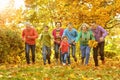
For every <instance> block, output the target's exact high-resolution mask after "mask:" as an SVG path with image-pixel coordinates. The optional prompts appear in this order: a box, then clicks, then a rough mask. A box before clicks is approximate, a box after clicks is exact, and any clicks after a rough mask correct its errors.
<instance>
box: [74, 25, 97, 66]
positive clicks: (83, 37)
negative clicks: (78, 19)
mask: <svg viewBox="0 0 120 80" xmlns="http://www.w3.org/2000/svg"><path fill="white" fill-rule="evenodd" d="M94 39H95V38H94V36H93V33H92V31H91V30H90V29H89V25H88V24H86V23H83V24H82V25H81V31H80V32H79V34H78V37H77V39H76V42H77V41H80V50H81V53H82V56H81V59H82V62H81V63H82V64H85V65H88V62H89V56H90V47H89V45H88V42H89V40H94ZM84 59H86V60H85V63H84Z"/></svg>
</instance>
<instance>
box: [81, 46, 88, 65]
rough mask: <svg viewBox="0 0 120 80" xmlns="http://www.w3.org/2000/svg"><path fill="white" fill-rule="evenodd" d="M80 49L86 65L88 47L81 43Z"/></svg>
mask: <svg viewBox="0 0 120 80" xmlns="http://www.w3.org/2000/svg"><path fill="white" fill-rule="evenodd" d="M80 50H81V53H82V60H83V61H84V59H85V58H86V60H85V65H87V64H88V62H89V57H90V47H89V46H83V45H81V46H80Z"/></svg>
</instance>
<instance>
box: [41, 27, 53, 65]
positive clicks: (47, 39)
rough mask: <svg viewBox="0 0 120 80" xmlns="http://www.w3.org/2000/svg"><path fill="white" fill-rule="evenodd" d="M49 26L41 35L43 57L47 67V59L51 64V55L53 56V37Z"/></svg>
mask: <svg viewBox="0 0 120 80" xmlns="http://www.w3.org/2000/svg"><path fill="white" fill-rule="evenodd" d="M48 29H49V28H48V26H45V27H44V30H43V32H42V33H41V38H40V40H41V43H42V55H43V61H44V65H46V59H47V60H48V64H50V63H51V62H50V55H51V38H52V37H51V35H50V33H49V31H48Z"/></svg>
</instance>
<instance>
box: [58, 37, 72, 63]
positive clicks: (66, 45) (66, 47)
mask: <svg viewBox="0 0 120 80" xmlns="http://www.w3.org/2000/svg"><path fill="white" fill-rule="evenodd" d="M69 47H70V45H69V43H68V38H67V36H63V37H62V42H61V44H60V50H61V57H62V62H63V65H66V59H67V57H68V50H69Z"/></svg>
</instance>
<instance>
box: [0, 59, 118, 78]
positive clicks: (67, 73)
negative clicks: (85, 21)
mask: <svg viewBox="0 0 120 80" xmlns="http://www.w3.org/2000/svg"><path fill="white" fill-rule="evenodd" d="M0 80H120V64H119V61H113V60H109V59H108V60H107V61H106V64H105V65H102V64H100V66H99V67H98V68H95V67H94V64H93V62H91V63H90V65H89V66H83V65H80V62H77V63H75V62H72V64H71V65H70V66H68V65H67V66H62V65H60V64H59V65H56V64H55V63H52V64H50V65H48V64H47V65H43V64H42V63H39V62H37V63H36V64H34V65H29V66H28V65H26V64H24V63H23V64H16V65H15V64H9V65H1V66H0Z"/></svg>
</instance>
